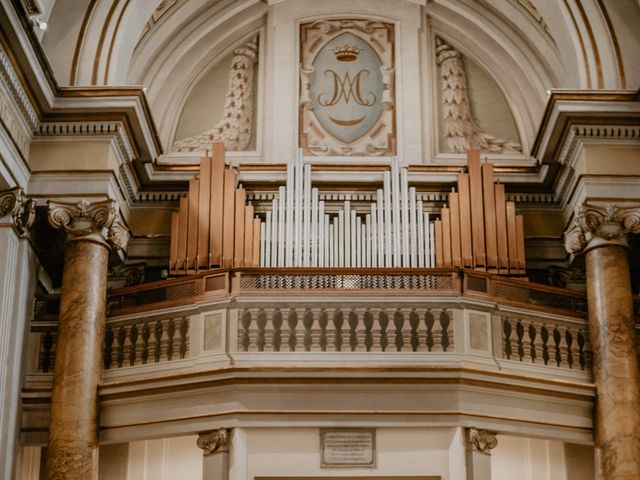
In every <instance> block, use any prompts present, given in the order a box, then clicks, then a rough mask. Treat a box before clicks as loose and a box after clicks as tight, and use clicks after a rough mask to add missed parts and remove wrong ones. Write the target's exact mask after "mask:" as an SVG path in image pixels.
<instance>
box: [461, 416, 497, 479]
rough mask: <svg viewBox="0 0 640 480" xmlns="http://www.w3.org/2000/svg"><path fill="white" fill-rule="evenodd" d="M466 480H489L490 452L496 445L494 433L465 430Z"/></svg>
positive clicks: (472, 429) (475, 429)
mask: <svg viewBox="0 0 640 480" xmlns="http://www.w3.org/2000/svg"><path fill="white" fill-rule="evenodd" d="M464 439H465V444H466V447H467V453H466V464H467V480H491V450H492V449H494V448H495V447H496V446H497V445H498V440H497V439H496V432H489V431H487V430H480V429H477V428H475V427H470V428H465V430H464Z"/></svg>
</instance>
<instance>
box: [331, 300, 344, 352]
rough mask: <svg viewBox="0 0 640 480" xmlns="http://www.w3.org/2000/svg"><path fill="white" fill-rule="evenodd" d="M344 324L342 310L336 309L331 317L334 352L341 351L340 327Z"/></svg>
mask: <svg viewBox="0 0 640 480" xmlns="http://www.w3.org/2000/svg"><path fill="white" fill-rule="evenodd" d="M343 324H344V316H343V315H342V310H340V309H337V310H336V312H335V313H334V315H333V325H334V327H335V340H334V347H335V351H336V352H341V351H342V325H343Z"/></svg>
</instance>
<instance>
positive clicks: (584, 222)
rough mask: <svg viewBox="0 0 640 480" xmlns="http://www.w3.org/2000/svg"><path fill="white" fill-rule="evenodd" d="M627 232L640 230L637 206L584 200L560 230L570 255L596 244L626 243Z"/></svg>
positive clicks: (639, 216)
mask: <svg viewBox="0 0 640 480" xmlns="http://www.w3.org/2000/svg"><path fill="white" fill-rule="evenodd" d="M629 233H640V206H634V207H626V208H619V207H617V206H616V205H612V204H607V205H604V206H599V205H590V204H588V203H585V204H584V205H582V206H581V207H579V208H578V210H577V212H576V215H575V218H574V220H573V223H572V225H571V226H570V227H569V228H568V229H567V230H566V231H565V233H564V246H565V248H566V249H567V251H568V252H569V253H571V254H574V255H576V254H579V253H583V252H584V251H585V250H586V249H588V248H593V247H597V246H600V245H622V246H626V245H627V240H626V236H627V234H629Z"/></svg>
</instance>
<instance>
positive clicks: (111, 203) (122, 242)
mask: <svg viewBox="0 0 640 480" xmlns="http://www.w3.org/2000/svg"><path fill="white" fill-rule="evenodd" d="M47 203H48V206H49V224H50V225H51V226H52V227H53V228H56V229H59V228H62V229H64V231H65V232H67V241H78V240H89V241H95V242H98V243H101V244H104V245H108V246H111V247H113V248H115V249H116V250H124V249H126V246H127V242H128V240H129V232H128V230H127V228H126V227H125V226H124V224H123V223H122V221H121V220H120V218H119V215H118V210H117V203H116V201H115V200H103V201H100V202H93V203H89V202H87V201H86V200H81V201H79V202H77V203H62V202H60V203H58V202H51V201H49V202H47Z"/></svg>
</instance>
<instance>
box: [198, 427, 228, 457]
mask: <svg viewBox="0 0 640 480" xmlns="http://www.w3.org/2000/svg"><path fill="white" fill-rule="evenodd" d="M197 443H198V447H200V448H201V449H202V450H204V454H205V455H211V454H213V453H216V452H228V451H229V430H228V429H226V428H219V429H218V430H211V431H209V432H202V433H200V434H199V435H198V441H197Z"/></svg>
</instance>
